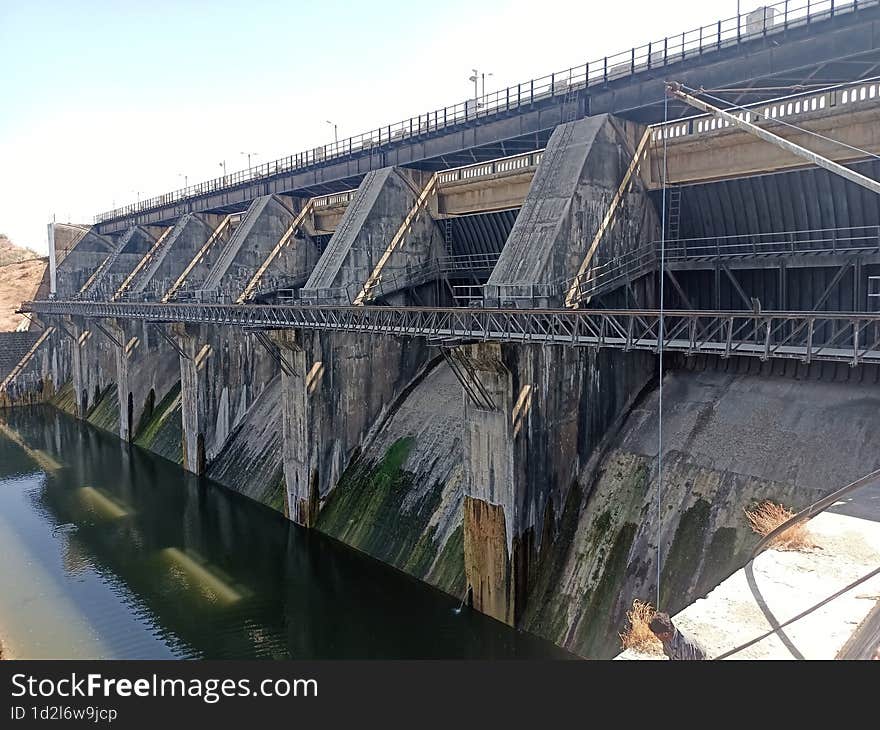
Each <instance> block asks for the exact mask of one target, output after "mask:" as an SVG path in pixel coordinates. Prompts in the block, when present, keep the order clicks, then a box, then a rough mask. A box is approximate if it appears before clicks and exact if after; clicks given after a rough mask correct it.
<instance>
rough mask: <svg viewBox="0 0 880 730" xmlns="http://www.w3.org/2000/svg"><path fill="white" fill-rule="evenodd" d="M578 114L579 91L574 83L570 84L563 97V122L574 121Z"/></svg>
mask: <svg viewBox="0 0 880 730" xmlns="http://www.w3.org/2000/svg"><path fill="white" fill-rule="evenodd" d="M577 116H578V92H577V89H576V88H575V87H574V85H573V84H569V85H568V89H567V90H566V92H565V96H564V97H563V99H562V123H563V124H565V123H566V122H573V121H574V120H575V119H577Z"/></svg>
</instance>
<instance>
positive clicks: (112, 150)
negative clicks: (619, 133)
mask: <svg viewBox="0 0 880 730" xmlns="http://www.w3.org/2000/svg"><path fill="white" fill-rule="evenodd" d="M759 4H760V3H759V2H757V1H756V2H748V1H746V2H743V3H742V5H743V12H745V11H746V9H749V10H750V9H753V7H756V6H758V5H759ZM735 13H736V2H735V0H724V1H723V2H721V1H712V2H705V1H703V2H698V1H697V0H664V1H663V2H656V0H653V1H646V0H617V2H608V1H607V0H606V1H603V2H586V1H584V0H579V1H570V2H566V1H564V0H479V1H478V2H477V1H475V0H443V2H434V3H426V2H415V1H412V0H411V1H410V2H402V1H401V0H372V1H371V2H363V3H357V2H352V1H351V0H349V2H342V1H340V0H322V2H296V1H289V2H280V1H275V0H203V1H200V0H176V1H172V0H151V2H141V1H139V0H130V1H129V0H27V1H23V0H0V53H2V54H3V70H2V73H0V101H2V113H0V232H3V233H6V234H8V235H9V237H10V238H11V239H12V240H13V241H15V242H16V243H18V244H20V245H26V246H30V247H32V248H34V249H36V250H38V251H40V252H45V251H46V223H47V221H49V220H51V219H52V216H53V215H54V216H55V217H56V219H57V220H58V221H74V222H91V221H92V218H93V216H94V215H95V214H96V213H99V212H102V211H105V210H110V209H111V208H114V207H117V206H121V205H124V204H127V203H130V202H134V201H135V199H136V198H137V196H138V193H140V197H141V198H147V197H151V196H153V195H158V194H161V193H164V192H168V191H171V190H175V189H177V188H180V187H183V183H184V177H183V175H186V176H187V177H188V182H189V184H193V183H196V182H200V181H202V180H206V179H210V178H213V177H217V176H219V175H221V174H222V169H221V167H220V162H221V161H222V160H225V161H226V164H227V172H232V171H233V170H237V169H240V168H243V167H246V166H247V160H246V158H245V156H244V155H242V154H241V152H251V153H257V154H256V155H252V162H253V163H254V164H256V163H258V162H267V161H269V160H273V159H276V158H279V157H284V156H287V155H290V154H293V153H296V152H300V151H303V150H305V149H309V148H312V147H315V146H316V145H320V144H325V143H327V142H331V141H332V140H333V128H332V127H331V126H330V125H329V124H327V123H326V120H332V121H334V122H336V124H337V125H338V128H339V137H340V139H342V138H344V137H347V136H349V135H353V134H359V133H361V132H365V131H368V130H370V129H373V128H375V127H377V126H379V125H385V124H389V123H393V122H396V121H399V120H402V119H405V118H408V117H410V116H413V115H416V114H419V113H425V112H427V111H433V110H434V109H438V108H441V107H443V106H445V105H447V104H453V103H456V102H461V101H463V100H464V99H466V98H468V97H469V96H472V95H473V84H472V83H471V82H470V81H468V77H469V76H470V75H471V73H472V72H471V69H473V68H478V69H479V70H480V71H481V72H486V73H489V72H491V73H492V76H489V77H488V78H487V80H486V91H487V92H489V91H491V90H494V89H495V88H500V87H504V86H507V85H510V84H516V83H517V82H521V81H527V80H528V79H530V78H533V77H537V76H543V75H545V74H549V73H550V72H553V71H561V70H563V69H566V68H569V67H570V66H575V65H579V64H582V63H585V62H586V61H593V60H596V59H598V58H601V57H603V56H605V55H606V54H609V55H610V54H613V53H618V52H620V51H623V50H626V49H628V48H630V47H631V46H633V45H641V44H643V43H647V42H648V41H656V40H660V39H661V38H663V37H664V36H666V35H671V34H675V33H680V32H682V31H684V30H690V29H692V28H696V27H698V26H701V25H705V24H708V23H712V22H714V21H716V20H718V19H720V18H727V17H731V16H733V15H735Z"/></svg>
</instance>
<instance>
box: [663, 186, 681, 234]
mask: <svg viewBox="0 0 880 730" xmlns="http://www.w3.org/2000/svg"><path fill="white" fill-rule="evenodd" d="M680 224H681V186H680V185H671V186H670V187H669V208H668V210H667V220H666V239H667V240H669V241H677V240H678V237H679V234H680Z"/></svg>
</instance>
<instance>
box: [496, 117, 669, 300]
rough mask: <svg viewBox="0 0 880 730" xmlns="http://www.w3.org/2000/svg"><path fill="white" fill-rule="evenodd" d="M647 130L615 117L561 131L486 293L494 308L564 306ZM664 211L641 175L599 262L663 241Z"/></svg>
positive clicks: (543, 161)
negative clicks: (661, 215)
mask: <svg viewBox="0 0 880 730" xmlns="http://www.w3.org/2000/svg"><path fill="white" fill-rule="evenodd" d="M642 134H643V129H642V128H641V127H639V126H638V125H634V124H631V123H629V122H624V121H623V120H618V119H615V118H613V117H611V116H609V115H601V116H597V117H588V118H586V119H582V120H580V121H577V122H569V123H567V124H563V125H560V126H559V127H557V128H556V130H555V131H554V132H553V135H552V136H551V137H550V141H549V142H548V143H547V148H546V149H545V151H544V154H543V156H542V158H541V162H540V164H539V165H538V168H537V171H536V172H535V176H534V178H533V180H532V184H531V187H530V188H529V192H528V194H527V195H526V198H525V202H524V203H523V206H522V209H521V210H520V213H519V215H518V216H517V219H516V223H515V224H514V226H513V230H512V231H511V233H510V236H509V238H508V239H507V243H506V245H505V247H504V250H503V251H502V253H501V257H500V258H499V260H498V263H497V264H496V266H495V269H494V270H493V271H492V275H491V276H490V277H489V281H488V283H487V286H486V289H485V296H486V298H487V301H488V302H489V303H490V304H491V305H493V306H497V305H504V306H531V305H532V304H533V302H534V303H535V304H536V305H538V304H539V305H542V306H559V305H561V303H562V297H563V296H564V294H565V291H564V290H563V288H562V286H563V282H565V281H567V280H570V279H571V278H572V277H574V276H575V274H577V273H578V270H579V268H580V266H581V264H582V262H583V261H584V258H585V256H586V255H587V252H588V250H589V247H590V244H591V242H592V240H593V238H594V237H595V235H596V233H597V232H598V231H599V230H600V226H601V223H602V221H603V219H604V217H605V215H606V212H607V211H608V210H609V207H610V204H611V202H612V200H613V199H614V196H615V194H616V193H617V191H618V188H619V187H620V184H621V182H622V181H623V179H624V177H625V174H626V171H627V169H628V167H629V165H630V162H631V161H632V158H633V155H634V153H635V150H636V148H637V146H638V142H639V139H640V137H641V135H642ZM659 232H660V225H659V219H658V217H657V213H656V210H655V209H654V206H653V204H652V203H651V202H650V200H649V199H648V197H647V194H646V191H645V189H644V186H643V185H642V184H641V182H640V180H639V179H638V176H635V180H634V181H633V184H631V185H630V186H629V187H628V188H627V192H626V193H625V194H624V196H623V198H622V200H621V201H620V204H619V205H618V206H617V210H616V212H615V215H614V217H613V218H612V220H611V224H610V225H609V226H608V228H607V229H606V230H605V232H604V235H603V237H602V239H601V242H600V244H599V247H598V248H597V250H596V251H595V254H594V256H593V262H594V263H595V264H600V263H602V262H604V261H607V260H608V259H610V258H613V257H615V256H619V255H621V254H623V253H626V252H629V251H632V250H634V249H637V248H639V247H640V246H642V245H644V244H646V243H648V242H650V241H653V240H656V239H658V238H659Z"/></svg>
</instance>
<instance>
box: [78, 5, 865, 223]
mask: <svg viewBox="0 0 880 730" xmlns="http://www.w3.org/2000/svg"><path fill="white" fill-rule="evenodd" d="M878 3H880V0H854V1H851V2H849V3H841V2H840V0H782V1H780V2H776V3H774V4H772V5H768V6H767V7H766V8H764V13H763V17H762V18H757V17H756V16H755V14H754V13H746V14H738V15H735V16H733V17H729V18H725V19H723V20H719V21H717V22H715V23H712V24H709V25H705V26H701V27H699V28H696V29H694V30H690V31H685V32H683V33H680V34H676V35H674V36H670V37H667V38H663V39H661V40H660V41H654V42H652V43H647V44H645V45H642V46H637V47H633V48H631V49H629V50H627V51H623V52H621V53H618V54H615V55H611V56H605V57H604V58H600V59H597V60H595V61H591V62H589V63H586V64H582V65H580V66H573V67H571V68H568V69H565V70H563V71H560V72H555V73H552V74H549V75H547V76H542V77H540V78H536V79H531V80H529V81H526V82H524V83H519V84H516V85H515V86H509V87H507V88H504V89H499V90H497V91H494V92H490V93H488V94H484V95H482V96H480V97H478V98H475V99H467V100H466V101H463V102H459V103H457V104H453V105H452V106H447V107H444V108H442V109H438V110H435V111H431V112H428V113H427V114H419V115H417V116H415V117H410V118H409V119H405V120H403V121H400V122H397V123H394V124H389V125H386V126H383V127H380V128H378V129H374V130H372V131H369V132H365V133H363V134H359V135H355V136H353V137H349V138H347V139H342V140H338V141H336V142H333V143H331V144H327V145H323V146H319V147H315V148H313V149H311V150H306V151H304V152H300V153H297V154H294V155H290V156H288V157H284V158H281V159H278V160H273V161H271V162H267V163H264V164H261V165H255V166H254V167H250V168H247V169H245V170H241V171H238V172H234V173H232V174H230V175H224V176H222V177H219V178H214V179H213V180H208V181H205V182H202V183H198V184H196V185H191V186H188V187H186V188H182V189H179V190H176V191H173V192H170V193H165V194H163V195H159V196H155V197H152V198H149V199H146V200H142V201H139V202H137V203H133V204H130V205H127V206H124V207H122V208H116V209H114V210H111V211H107V212H105V213H100V214H98V215H97V216H95V223H103V222H106V221H110V220H114V219H117V218H122V217H125V216H127V215H132V214H135V213H140V212H144V211H148V210H152V209H153V208H156V207H159V206H164V205H170V204H174V203H178V202H181V201H184V200H187V199H190V198H194V197H198V196H201V195H206V194H208V193H211V192H215V191H218V190H224V189H227V188H230V187H234V186H237V185H241V184H243V183H245V182H249V181H251V180H260V179H263V178H266V177H271V176H275V175H279V174H283V173H287V172H291V171H294V170H301V169H306V168H309V167H312V166H315V165H320V164H323V163H324V162H326V161H327V160H330V159H335V158H340V157H349V156H353V155H360V154H364V153H367V152H371V151H372V150H375V149H376V148H377V147H381V146H384V145H389V144H394V143H396V142H399V141H400V140H402V139H406V138H410V137H417V136H420V135H422V134H426V133H430V132H435V131H437V130H439V129H444V128H447V127H451V126H455V125H458V124H461V123H465V122H471V121H473V120H476V119H478V118H481V117H490V116H494V115H496V114H500V113H503V112H508V111H510V110H511V109H517V108H520V107H527V106H530V105H532V104H534V103H535V102H537V101H543V100H545V99H552V98H555V97H563V98H564V97H565V96H566V95H567V94H568V93H569V92H570V91H571V90H575V89H586V88H590V87H593V86H598V85H605V84H607V83H609V82H610V81H615V80H618V79H621V78H625V77H627V76H632V75H634V74H636V73H638V72H640V71H643V70H649V69H652V68H656V67H661V66H667V65H668V64H670V63H676V62H679V61H682V60H685V59H688V58H692V57H694V56H700V55H703V54H705V53H707V52H712V51H715V50H720V49H721V48H726V47H729V46H733V45H737V44H739V43H743V42H748V41H752V40H756V39H760V38H764V37H766V36H768V35H772V34H775V33H780V32H784V31H786V30H788V29H789V28H792V27H798V26H804V25H809V24H810V23H813V22H817V21H820V20H824V19H827V18H831V17H834V16H836V15H841V14H846V13H851V12H855V11H856V10H858V9H860V8H865V7H870V6H875V5H877V4H878ZM777 18H778V19H777Z"/></svg>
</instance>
